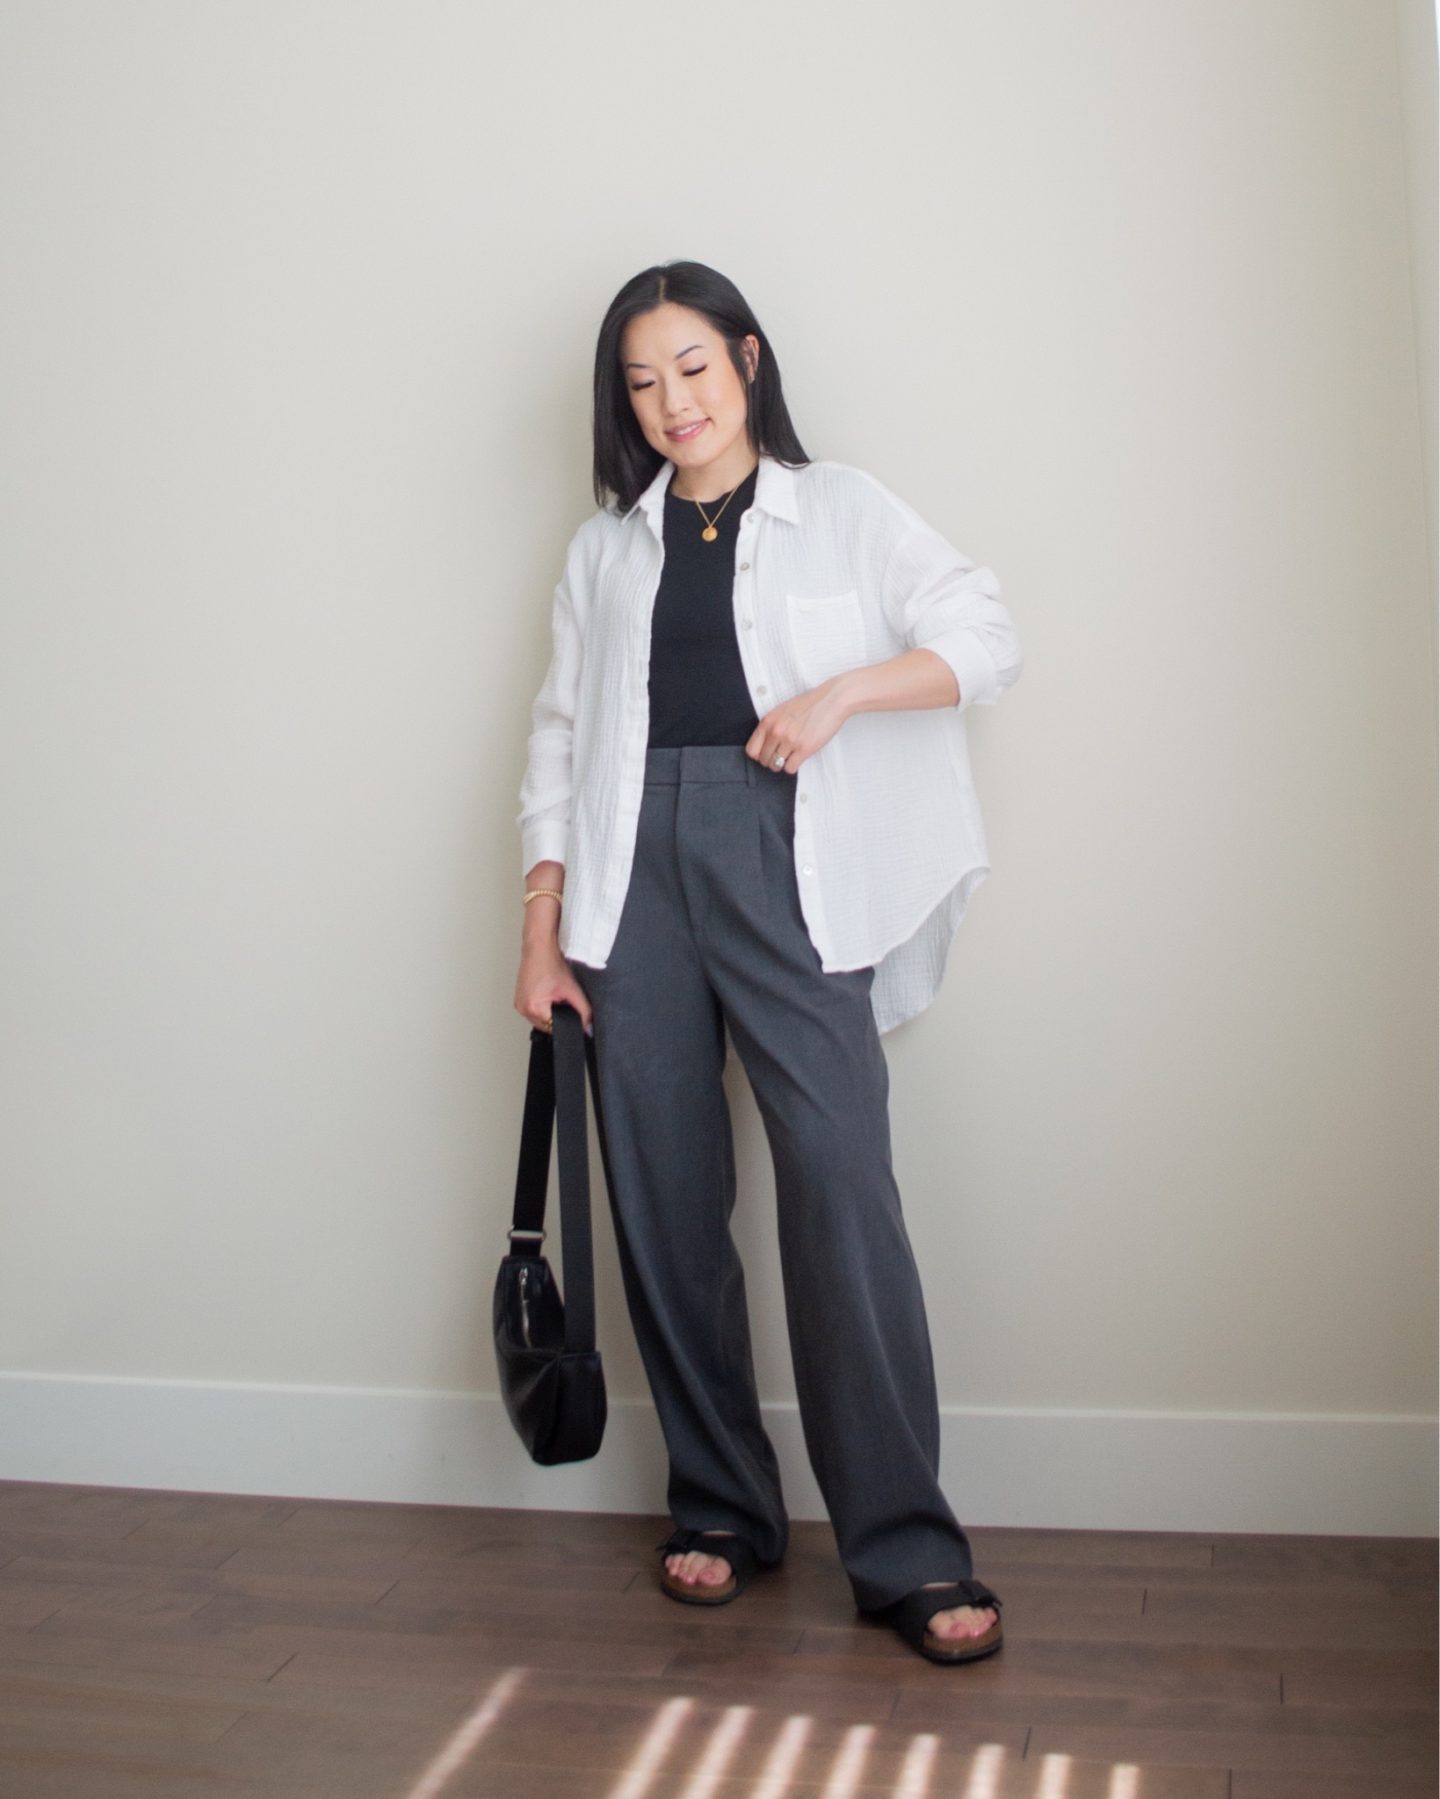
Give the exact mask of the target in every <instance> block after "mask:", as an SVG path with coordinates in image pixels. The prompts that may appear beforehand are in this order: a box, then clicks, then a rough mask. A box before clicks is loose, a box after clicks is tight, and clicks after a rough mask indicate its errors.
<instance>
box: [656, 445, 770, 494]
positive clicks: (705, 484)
mask: <svg viewBox="0 0 1440 1799" xmlns="http://www.w3.org/2000/svg"><path fill="white" fill-rule="evenodd" d="M759 466H760V458H759V457H758V456H756V455H754V454H753V453H752V454H747V455H746V457H745V459H744V461H743V463H742V464H740V465H739V466H737V467H736V468H735V469H734V470H732V471H729V474H730V479H728V481H727V479H726V475H725V474H723V473H722V474H716V473H713V472H712V471H710V470H709V469H704V470H700V471H697V472H696V473H695V474H694V475H693V476H692V477H691V478H690V480H689V481H688V483H687V484H686V485H685V486H683V487H682V486H681V485H680V483H681V479H682V476H683V475H684V474H686V473H687V472H688V471H684V470H681V471H678V472H677V473H676V474H674V475H672V476H671V477H670V492H671V493H672V494H674V496H675V498H676V499H677V500H698V501H699V503H700V504H701V505H702V506H712V505H714V504H715V503H716V501H718V500H723V499H724V498H725V496H726V494H729V493H733V492H734V491H735V489H736V488H737V487H738V486H739V485H740V483H741V482H742V481H748V480H749V478H750V476H751V475H753V474H754V473H755V470H756V469H757V468H759ZM717 483H718V486H719V491H718V492H717V493H714V494H713V495H712V494H710V493H709V492H708V491H705V490H708V488H710V487H712V486H715V485H717ZM697 487H698V488H700V489H701V490H702V491H701V492H699V493H694V492H692V491H691V489H692V488H697Z"/></svg>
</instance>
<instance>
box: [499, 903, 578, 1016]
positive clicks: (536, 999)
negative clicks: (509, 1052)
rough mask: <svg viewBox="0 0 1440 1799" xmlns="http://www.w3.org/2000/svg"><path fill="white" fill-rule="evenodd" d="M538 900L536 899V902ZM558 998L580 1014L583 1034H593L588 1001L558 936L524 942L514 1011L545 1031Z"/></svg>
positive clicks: (516, 983)
mask: <svg viewBox="0 0 1440 1799" xmlns="http://www.w3.org/2000/svg"><path fill="white" fill-rule="evenodd" d="M541 903H542V902H540V901H537V902H536V904H537V905H538V904H541ZM561 1000H564V1001H566V1002H567V1003H568V1004H569V1005H572V1006H573V1007H574V1008H575V1010H576V1011H577V1012H578V1013H579V1014H580V1017H581V1020H582V1022H583V1023H584V1026H585V1034H586V1035H587V1036H589V1037H593V1036H594V1035H595V1032H594V1030H593V1028H592V1027H591V1022H590V1018H591V1007H590V1001H589V1000H588V999H587V998H586V997H585V991H584V989H583V988H582V987H581V985H580V983H579V982H578V981H577V980H576V979H575V976H574V975H573V974H572V973H571V970H570V964H569V963H568V962H567V961H566V960H565V957H564V956H563V955H562V954H561V951H560V943H559V939H558V938H549V939H544V940H541V941H538V942H534V943H531V942H527V943H526V944H525V945H524V947H523V948H522V950H521V952H520V973H519V976H518V978H517V979H516V982H515V1010H516V1011H517V1012H518V1013H519V1014H520V1016H521V1017H522V1018H526V1019H528V1020H529V1021H530V1023H531V1024H532V1025H539V1026H540V1028H541V1029H542V1030H545V1029H547V1028H549V1027H550V1025H551V1022H552V1021H551V1017H550V1013H551V1009H552V1007H554V1006H555V1005H556V1004H557V1003H558V1002H560V1001H561Z"/></svg>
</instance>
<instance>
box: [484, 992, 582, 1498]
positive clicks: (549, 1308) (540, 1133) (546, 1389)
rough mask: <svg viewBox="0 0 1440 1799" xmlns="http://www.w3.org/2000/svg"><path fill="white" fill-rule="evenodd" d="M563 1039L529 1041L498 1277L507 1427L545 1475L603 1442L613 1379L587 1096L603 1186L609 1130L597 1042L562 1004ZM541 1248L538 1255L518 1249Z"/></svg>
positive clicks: (558, 1027)
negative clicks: (556, 1198)
mask: <svg viewBox="0 0 1440 1799" xmlns="http://www.w3.org/2000/svg"><path fill="white" fill-rule="evenodd" d="M552 1017H553V1018H554V1021H555V1022H554V1031H553V1034H552V1033H551V1032H550V1031H543V1030H541V1029H540V1027H539V1026H538V1025H533V1026H532V1027H531V1030H530V1078H529V1084H528V1086H527V1088H526V1092H525V1116H524V1122H523V1124H522V1127H521V1132H520V1166H519V1171H518V1173H517V1175H516V1179H515V1212H514V1219H513V1222H512V1224H511V1227H510V1230H509V1233H508V1235H509V1238H510V1245H511V1247H510V1250H509V1252H508V1253H507V1254H506V1255H505V1257H504V1258H503V1260H502V1261H501V1263H500V1271H499V1273H498V1274H497V1276H496V1278H495V1300H494V1306H493V1317H494V1325H495V1357H496V1361H497V1363H498V1365H499V1370H500V1392H501V1395H502V1397H503V1398H504V1401H505V1410H506V1411H507V1412H508V1413H509V1415H510V1422H511V1423H512V1424H513V1425H514V1426H515V1429H516V1430H517V1431H518V1432H519V1434H520V1439H521V1441H522V1442H523V1443H524V1445H525V1447H526V1449H527V1450H528V1451H529V1452H530V1457H531V1459H532V1461H536V1462H539V1463H541V1464H542V1465H545V1466H550V1465H553V1464H555V1463H557V1462H583V1461H586V1460H588V1459H589V1457H591V1456H593V1455H594V1454H595V1452H596V1451H597V1450H598V1449H599V1447H600V1439H601V1438H602V1437H603V1436H604V1434H605V1417H606V1404H605V1374H604V1371H603V1369H602V1368H601V1366H600V1352H599V1351H598V1350H597V1349H596V1347H595V1286H594V1262H593V1257H592V1253H591V1238H590V1159H589V1153H588V1150H587V1146H586V1134H585V1086H586V1075H587V1073H588V1075H589V1084H590V1091H591V1094H592V1096H593V1098H594V1102H595V1133H596V1136H597V1138H598V1139H599V1143H600V1157H601V1164H602V1167H603V1168H604V1172H605V1179H606V1182H607V1183H609V1181H610V1166H609V1162H608V1160H607V1159H606V1156H605V1128H604V1120H603V1118H602V1116H601V1112H600V1085H599V1076H598V1072H597V1069H596V1063H595V1043H594V1039H593V1038H591V1037H588V1036H587V1035H586V1034H585V1027H584V1024H583V1022H582V1021H581V1017H580V1014H579V1013H578V1012H577V1011H576V1010H575V1008H574V1007H573V1006H571V1005H569V1004H567V1003H566V1002H564V1001H559V1002H557V1003H556V1005H555V1006H554V1007H553V1008H552ZM552 1121H553V1125H554V1126H555V1127H558V1128H555V1132H554V1134H555V1135H556V1136H557V1137H558V1139H559V1146H560V1225H561V1232H562V1242H563V1244H564V1266H565V1294H564V1298H563V1300H562V1298H561V1295H560V1291H559V1289H558V1288H557V1287H556V1285H555V1277H554V1274H553V1273H552V1271H551V1268H550V1264H549V1263H548V1262H547V1261H546V1260H545V1258H544V1256H543V1255H541V1254H540V1245H541V1243H542V1242H543V1241H544V1238H545V1229H544V1224H545V1195H546V1189H547V1187H548V1185H549V1181H550V1142H551V1135H552ZM517 1237H518V1238H520V1239H522V1242H523V1241H524V1240H525V1239H531V1240H532V1247H531V1249H530V1251H529V1253H526V1252H525V1250H524V1249H523V1248H522V1249H521V1250H520V1251H518V1252H517V1251H516V1249H515V1240H516V1238H517Z"/></svg>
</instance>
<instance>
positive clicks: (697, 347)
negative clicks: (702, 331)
mask: <svg viewBox="0 0 1440 1799" xmlns="http://www.w3.org/2000/svg"><path fill="white" fill-rule="evenodd" d="M704 347H705V346H704V345H703V344H691V346H690V349H689V350H677V351H676V352H675V356H674V360H675V361H676V362H679V360H680V358H681V357H682V356H688V355H689V354H690V350H703V349H704ZM625 366H626V368H627V369H648V368H649V366H650V364H649V363H648V362H627V363H626V364H625Z"/></svg>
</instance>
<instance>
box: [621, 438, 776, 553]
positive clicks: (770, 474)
mask: <svg viewBox="0 0 1440 1799" xmlns="http://www.w3.org/2000/svg"><path fill="white" fill-rule="evenodd" d="M674 473H675V464H674V463H673V462H671V461H670V459H669V457H666V459H665V460H664V461H663V462H662V463H661V464H660V466H659V468H658V469H656V471H655V475H654V478H653V480H652V481H651V483H650V485H649V486H648V487H647V488H646V489H645V491H644V493H642V494H641V496H640V498H639V499H638V500H636V502H635V504H634V505H633V506H632V507H631V508H630V510H629V511H628V512H627V513H626V514H625V517H626V518H627V519H629V518H631V517H633V516H634V514H635V513H637V512H644V514H645V517H646V521H647V522H648V524H649V526H650V529H651V530H652V531H653V532H654V533H655V535H656V536H657V537H658V538H659V539H660V540H661V542H662V543H663V542H664V540H665V521H664V516H663V515H664V510H665V490H666V489H667V488H668V487H669V485H670V480H671V477H672V476H673V475H674ZM754 504H755V505H756V506H757V507H758V508H759V509H760V511H761V512H768V513H771V514H772V515H773V516H774V517H776V518H783V519H788V520H789V521H790V523H791V524H792V525H796V524H799V522H800V514H799V512H798V510H797V508H796V505H795V471H794V469H790V468H786V467H785V465H784V463H783V462H777V461H776V460H775V458H774V457H773V456H771V455H769V454H768V453H767V452H765V451H762V452H761V454H760V465H759V467H758V469H757V470H756V472H755V499H754Z"/></svg>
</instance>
